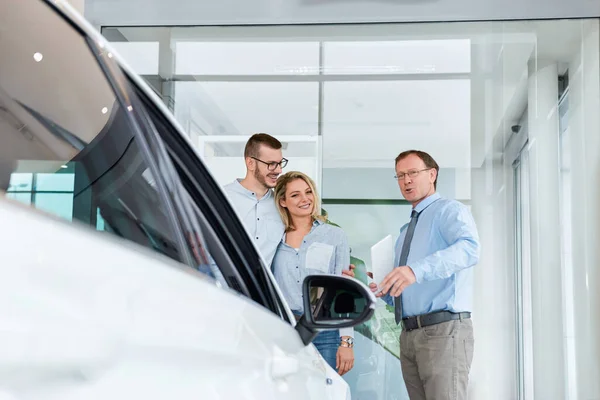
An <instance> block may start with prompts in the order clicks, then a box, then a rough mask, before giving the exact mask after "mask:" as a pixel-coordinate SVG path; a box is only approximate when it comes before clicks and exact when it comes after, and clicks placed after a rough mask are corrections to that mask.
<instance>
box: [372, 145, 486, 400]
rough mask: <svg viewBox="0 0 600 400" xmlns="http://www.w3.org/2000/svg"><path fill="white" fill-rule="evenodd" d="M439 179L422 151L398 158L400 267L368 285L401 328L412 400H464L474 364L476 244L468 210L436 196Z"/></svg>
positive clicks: (403, 359) (397, 258)
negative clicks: (405, 207)
mask: <svg viewBox="0 0 600 400" xmlns="http://www.w3.org/2000/svg"><path fill="white" fill-rule="evenodd" d="M438 171H439V166H438V164H437V163H436V162H435V160H434V159H433V158H432V157H431V156H430V155H429V154H427V153H425V152H423V151H417V150H409V151H405V152H403V153H400V155H398V157H396V179H397V180H398V186H399V187H400V191H401V192H402V195H403V196H404V198H405V199H406V200H407V201H408V202H409V203H411V204H412V212H411V219H410V223H409V224H405V225H404V226H403V227H402V228H401V229H400V235H399V237H398V241H397V242H396V250H395V265H396V266H397V267H396V268H394V269H393V270H392V271H391V272H390V273H389V274H388V275H387V276H386V277H385V278H384V279H383V281H381V283H380V284H379V287H377V284H375V283H371V284H370V286H371V290H372V291H373V292H375V293H377V297H382V298H383V299H384V300H385V301H386V302H387V303H388V304H390V305H392V304H393V305H394V306H395V311H396V312H395V313H396V323H400V322H401V323H402V333H401V334H400V364H401V367H402V375H403V377H404V382H405V383H406V388H407V389H408V394H409V396H410V399H411V400H426V399H436V400H450V399H453V400H457V399H466V398H467V386H468V381H469V370H470V369H471V362H472V359H473V325H472V323H471V319H470V318H471V310H472V307H473V304H472V295H473V268H472V267H473V266H474V265H475V264H477V261H478V259H479V238H478V235H477V228H476V227H475V222H474V221H473V217H472V216H471V213H470V211H469V209H468V208H467V207H466V206H465V205H463V204H462V203H460V202H458V201H456V200H451V199H446V198H443V197H441V196H440V195H439V194H437V193H436V185H437V176H438ZM392 299H393V300H394V301H393V303H392Z"/></svg>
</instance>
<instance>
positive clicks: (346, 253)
mask: <svg viewBox="0 0 600 400" xmlns="http://www.w3.org/2000/svg"><path fill="white" fill-rule="evenodd" d="M275 205H276V206H277V208H278V210H279V214H281V219H282V221H283V224H284V226H285V234H284V235H283V238H282V240H281V242H280V243H279V246H278V247H277V251H276V253H275V258H274V259H273V265H272V267H273V273H274V275H275V279H276V280H277V282H278V283H279V286H280V287H281V290H282V292H283V295H284V297H285V298H286V300H287V302H288V304H289V305H290V307H291V308H292V311H293V312H294V314H296V315H302V314H303V313H304V310H303V302H302V282H303V281H304V278H305V277H306V276H307V275H312V274H331V275H342V270H343V269H347V268H348V265H349V264H350V248H349V247H348V239H347V238H346V234H345V233H344V231H343V230H342V229H340V228H338V227H336V226H333V225H329V224H326V223H325V219H324V218H323V217H322V216H321V215H320V214H319V213H320V209H321V207H320V201H319V196H318V195H317V192H316V190H315V184H314V182H313V181H312V179H310V178H309V177H308V176H307V175H305V174H303V173H302V172H297V171H290V172H288V173H286V174H284V175H282V176H280V177H279V179H278V180H277V185H276V186H275ZM340 335H341V336H340ZM352 336H353V330H352V328H348V329H342V330H340V331H337V330H336V331H324V332H321V333H319V334H318V335H317V337H316V338H315V340H314V342H313V343H314V345H315V346H316V347H317V350H319V352H320V353H321V355H322V356H323V358H324V359H325V360H326V361H327V363H328V364H329V365H331V367H332V368H334V369H336V370H337V371H338V373H339V374H340V375H344V374H345V373H346V372H348V371H350V369H352V367H353V366H354V350H353V348H352V347H353V345H354V339H353V338H352Z"/></svg>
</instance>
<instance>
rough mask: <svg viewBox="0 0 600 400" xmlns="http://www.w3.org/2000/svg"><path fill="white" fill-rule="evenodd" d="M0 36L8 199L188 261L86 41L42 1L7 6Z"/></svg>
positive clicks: (1, 159) (2, 152) (0, 138)
mask: <svg viewBox="0 0 600 400" xmlns="http://www.w3.org/2000/svg"><path fill="white" fill-rule="evenodd" d="M0 26H1V27H2V30H1V32H0V54H2V57H0V185H2V187H1V189H3V190H5V191H6V196H7V197H9V198H12V199H14V200H17V201H20V202H23V203H25V204H29V205H31V206H33V207H36V208H38V209H40V210H43V211H45V212H48V213H51V214H54V215H56V216H58V217H61V218H63V219H65V220H67V221H79V222H82V223H84V224H86V225H89V226H90V227H92V228H94V229H96V230H99V231H105V232H109V233H110V234H113V235H115V236H118V237H120V238H123V239H127V240H129V241H132V242H135V243H137V244H140V245H142V246H145V247H147V248H150V249H153V250H154V251H156V252H158V253H161V254H163V255H165V256H168V257H170V258H172V259H174V260H177V261H181V262H184V261H185V260H188V259H189V254H187V255H184V254H183V253H185V251H184V250H183V249H184V247H183V245H182V243H180V242H181V241H178V240H177V239H176V238H177V236H176V235H174V231H175V229H176V228H175V227H174V225H173V221H172V218H170V217H169V213H168V212H167V205H166V204H165V203H164V200H163V199H162V197H161V196H160V193H159V191H158V189H157V185H156V181H155V179H154V177H153V174H152V173H151V170H150V168H149V166H148V164H147V163H146V161H145V158H144V156H143V153H142V152H141V150H140V148H141V145H140V142H139V140H140V139H139V138H138V137H136V136H135V135H134V132H133V130H132V125H131V121H130V117H129V116H128V112H130V111H131V109H128V107H125V108H124V107H122V106H121V105H120V103H119V101H118V100H117V99H116V97H115V93H114V91H113V90H112V88H111V86H110V85H109V83H108V81H107V79H106V78H105V76H104V74H103V72H102V70H101V68H100V67H99V65H98V62H97V60H96V58H95V56H94V55H93V54H92V52H91V51H90V48H89V46H88V44H87V42H86V40H85V38H84V37H83V36H82V35H81V34H80V33H79V32H78V31H76V30H75V29H74V28H73V27H72V26H71V25H69V24H68V23H67V22H65V21H64V20H63V19H62V17H61V16H60V15H58V14H56V12H55V11H54V10H53V9H52V8H51V7H50V6H48V5H47V4H45V3H43V2H40V1H29V0H21V1H18V2H11V6H10V7H8V10H3V13H1V14H0ZM100 256H101V255H100Z"/></svg>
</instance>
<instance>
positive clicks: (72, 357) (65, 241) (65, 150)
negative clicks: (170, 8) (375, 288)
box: [0, 0, 375, 400]
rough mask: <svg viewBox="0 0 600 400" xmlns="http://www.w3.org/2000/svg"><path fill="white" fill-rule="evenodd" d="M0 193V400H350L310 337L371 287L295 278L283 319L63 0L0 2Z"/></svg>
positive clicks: (246, 250)
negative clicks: (300, 287)
mask: <svg viewBox="0 0 600 400" xmlns="http://www.w3.org/2000/svg"><path fill="white" fill-rule="evenodd" d="M0 186H1V189H2V190H3V191H2V196H0V197H1V199H0V243H1V244H2V254H4V256H3V257H2V261H1V262H0V399H19V400H22V399H61V400H69V399H86V400H91V399H144V400H150V399H220V400H223V399H236V400H237V399H257V400H258V399H260V400H265V399H298V400H300V399H302V400H310V399H330V400H338V399H339V400H345V399H348V398H350V395H349V390H348V386H347V385H346V383H345V382H344V381H343V379H341V378H340V377H339V376H338V375H337V374H336V373H335V372H334V371H333V370H332V369H331V368H330V367H329V366H327V364H326V363H325V362H324V360H323V359H322V358H321V357H320V356H319V354H318V352H317V351H316V349H315V348H314V346H313V345H311V344H310V342H311V340H312V339H313V338H314V336H315V335H316V333H317V332H318V331H319V330H322V329H338V328H340V327H346V326H353V325H356V324H359V323H362V322H364V321H365V320H367V319H368V318H370V317H371V315H372V313H373V309H374V304H375V298H374V297H373V295H372V293H370V291H369V290H368V288H367V287H366V286H364V285H363V284H361V283H360V282H358V281H356V280H353V279H349V278H343V277H333V276H310V277H308V278H306V280H305V281H304V293H305V296H304V297H305V300H306V301H305V308H306V309H311V310H312V311H311V312H310V313H308V314H307V315H305V316H304V317H303V318H302V319H301V320H300V321H299V322H298V323H296V320H295V318H294V316H293V315H292V313H291V312H290V310H289V307H288V306H287V304H286V303H285V301H284V300H283V297H282V296H281V293H280V292H279V289H278V287H277V284H276V283H275V281H274V279H273V276H272V275H271V273H270V271H269V270H268V269H267V268H265V266H264V264H263V263H262V261H261V258H260V256H259V255H258V253H257V251H256V248H255V247H254V245H253V243H252V241H251V240H250V238H249V237H248V235H247V233H246V231H245V230H244V228H243V226H242V225H241V223H240V221H239V219H238V218H237V216H236V214H235V212H234V211H233V209H232V208H231V206H230V204H229V203H228V201H227V200H226V197H225V196H224V194H223V192H222V190H221V188H220V187H219V186H218V185H217V184H216V182H215V180H214V179H213V178H212V176H211V174H210V173H209V172H208V171H207V170H206V168H205V166H204V165H203V164H202V162H201V160H200V159H199V157H198V154H197V153H196V151H195V150H194V148H193V146H192V144H191V143H190V141H189V139H188V138H187V136H186V135H185V134H184V133H183V131H182V130H181V128H180V127H178V125H177V123H176V122H175V121H174V119H173V117H172V116H171V115H170V113H169V112H168V110H167V109H166V107H165V106H164V105H163V104H162V103H161V102H160V99H158V97H157V96H156V95H155V94H154V93H153V92H152V91H151V90H150V89H149V87H148V86H147V85H146V84H144V83H143V82H142V80H141V79H140V78H139V77H137V76H136V75H135V74H134V73H132V72H131V71H130V70H129V69H128V68H126V67H125V66H124V65H123V64H122V62H121V61H120V59H119V57H118V56H117V55H115V54H114V53H113V52H112V50H111V49H110V47H109V45H108V44H107V43H106V42H105V41H104V39H103V38H102V37H101V36H100V35H99V34H98V33H97V32H95V31H94V30H93V29H92V28H91V27H90V26H89V25H88V24H87V23H86V22H85V21H84V20H83V19H82V18H81V17H80V16H79V15H77V14H76V13H75V12H74V11H73V10H72V9H71V8H70V7H69V6H68V5H67V4H65V3H63V2H61V1H54V2H47V1H41V0H0ZM312 289H320V290H318V291H316V292H318V293H319V294H320V295H321V296H320V297H319V298H318V301H319V302H318V303H314V302H313V303H312V304H311V303H310V298H311V296H309V291H310V293H311V294H314V293H315V291H311V290H312ZM342 298H343V299H344V302H342V301H341V300H339V299H342ZM348 299H351V301H350V303H348ZM342 303H343V304H342Z"/></svg>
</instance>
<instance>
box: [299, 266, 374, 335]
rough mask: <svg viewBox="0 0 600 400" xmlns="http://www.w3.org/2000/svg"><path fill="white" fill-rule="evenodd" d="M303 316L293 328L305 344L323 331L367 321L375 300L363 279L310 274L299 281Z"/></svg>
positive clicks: (371, 313)
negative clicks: (301, 282)
mask: <svg viewBox="0 0 600 400" xmlns="http://www.w3.org/2000/svg"><path fill="white" fill-rule="evenodd" d="M302 294H303V302H304V311H305V312H304V315H303V316H302V317H301V318H300V320H299V321H298V324H297V325H296V330H297V331H298V333H299V334H300V337H301V338H302V341H303V342H304V344H305V345H308V344H309V343H310V342H312V341H313V339H314V338H315V336H317V333H318V332H319V331H322V330H334V329H339V328H348V327H351V326H355V325H359V324H362V323H363V322H365V321H368V320H369V319H370V318H371V316H373V313H374V312H375V303H376V299H375V296H374V295H373V293H372V292H371V290H370V289H369V288H368V287H367V286H365V285H364V284H363V283H362V282H360V281H358V280H356V279H353V278H347V277H344V276H335V275H309V276H307V277H306V278H305V279H304V283H303V284H302Z"/></svg>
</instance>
